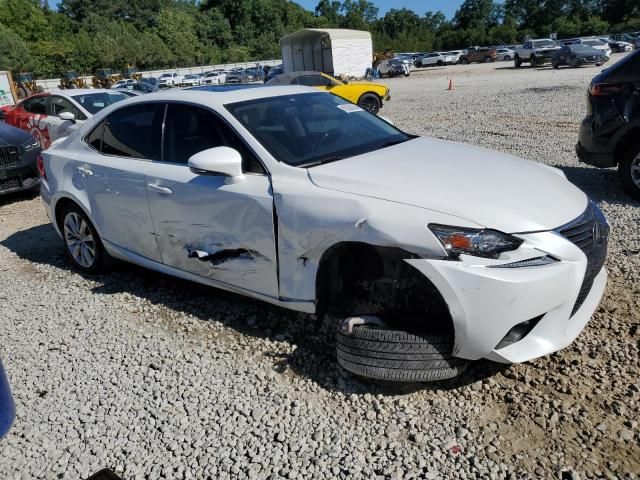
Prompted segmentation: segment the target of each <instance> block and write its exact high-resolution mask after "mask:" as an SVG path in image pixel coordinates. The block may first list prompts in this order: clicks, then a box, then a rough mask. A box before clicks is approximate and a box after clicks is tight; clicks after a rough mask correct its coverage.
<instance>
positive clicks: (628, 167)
mask: <svg viewBox="0 0 640 480" xmlns="http://www.w3.org/2000/svg"><path fill="white" fill-rule="evenodd" d="M618 175H619V177H620V182H621V183H622V188H623V189H624V191H625V192H626V193H627V194H628V195H630V196H631V197H633V198H635V199H636V200H640V146H638V145H633V146H631V147H629V148H628V149H627V150H626V152H624V154H623V159H622V161H621V162H620V163H619V164H618Z"/></svg>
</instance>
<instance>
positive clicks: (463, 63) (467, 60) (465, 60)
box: [460, 58, 469, 65]
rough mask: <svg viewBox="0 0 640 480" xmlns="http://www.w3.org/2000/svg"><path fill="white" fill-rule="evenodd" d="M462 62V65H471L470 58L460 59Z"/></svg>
mask: <svg viewBox="0 0 640 480" xmlns="http://www.w3.org/2000/svg"><path fill="white" fill-rule="evenodd" d="M460 63H461V64H462V65H469V59H468V58H463V59H462V60H460Z"/></svg>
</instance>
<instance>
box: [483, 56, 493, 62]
mask: <svg viewBox="0 0 640 480" xmlns="http://www.w3.org/2000/svg"><path fill="white" fill-rule="evenodd" d="M492 62H493V58H491V57H484V63H492Z"/></svg>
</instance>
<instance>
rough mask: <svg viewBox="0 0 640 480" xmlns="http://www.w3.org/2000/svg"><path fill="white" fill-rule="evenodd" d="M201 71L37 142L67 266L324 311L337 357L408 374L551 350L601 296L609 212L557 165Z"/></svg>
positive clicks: (331, 99) (388, 375)
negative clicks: (206, 82)
mask: <svg viewBox="0 0 640 480" xmlns="http://www.w3.org/2000/svg"><path fill="white" fill-rule="evenodd" d="M199 88H200V89H194V90H183V91H171V92H165V93H157V94H149V95H145V96H142V97H139V98H135V99H130V100H129V101H127V102H123V103H122V104H116V105H114V106H112V107H110V108H107V109H105V110H104V111H102V112H100V113H98V114H97V115H96V116H94V117H93V118H91V119H90V120H88V121H87V122H86V123H85V125H83V126H82V127H81V128H79V129H78V131H77V132H75V133H74V134H72V135H71V136H70V137H68V138H66V139H63V140H60V141H58V142H56V143H55V144H54V145H53V146H52V147H51V148H49V149H48V150H46V151H45V152H43V157H44V161H43V162H41V165H39V167H40V172H41V175H42V177H43V179H42V180H43V181H42V198H43V199H44V203H45V205H46V209H47V213H48V214H49V217H50V218H51V221H52V223H53V225H54V227H55V228H56V230H57V231H58V233H59V234H60V235H61V237H62V238H63V239H64V243H65V246H66V251H67V254H68V257H69V258H70V260H71V262H73V263H74V264H75V266H76V267H77V268H79V269H81V270H83V271H85V272H98V271H100V270H102V269H104V268H105V267H106V266H107V264H108V263H109V259H111V258H112V257H115V258H118V259H121V260H125V261H129V262H133V263H136V264H138V265H142V266H144V267H148V268H151V269H154V270H157V271H159V272H163V273H166V274H169V275H174V276H177V277H181V278H184V279H188V280H192V281H195V282H200V283H204V284H207V285H211V286H214V287H218V288H222V289H226V290H230V291H233V292H238V293H241V294H244V295H247V296H250V297H253V298H257V299H261V300H264V301H267V302H270V303H272V304H275V305H279V306H282V307H285V308H289V309H293V310H298V311H302V312H308V313H310V314H312V313H315V314H317V315H319V316H322V315H324V314H326V313H331V315H332V318H334V317H335V318H338V319H339V320H338V322H337V324H338V325H337V329H336V330H337V334H336V335H337V356H338V361H339V363H340V364H341V365H342V366H343V367H345V368H346V369H348V370H350V371H351V372H354V373H356V374H358V375H362V376H367V377H373V378H379V379H387V380H399V381H426V380H438V379H443V378H448V377H451V376H454V375H456V374H458V373H459V372H460V371H461V370H462V369H463V368H464V366H465V364H466V361H467V360H476V359H481V358H486V359H490V360H494V361H498V362H505V363H511V362H522V361H527V360H530V359H533V358H536V357H539V356H542V355H546V354H549V353H551V352H554V351H557V350H559V349H561V348H563V347H565V346H567V345H568V344H569V343H571V342H572V341H573V340H574V339H575V338H576V337H577V336H578V334H579V333H580V332H581V330H582V329H583V328H584V326H585V325H586V323H587V321H588V320H589V318H590V317H591V315H592V314H593V312H594V310H595V309H596V307H597V305H598V302H599V301H600V298H601V296H602V294H603V291H604V288H605V284H606V278H607V273H606V270H605V269H604V267H603V265H604V261H605V256H606V251H607V239H608V233H609V226H608V224H607V222H606V220H605V218H604V216H603V215H602V213H601V212H600V210H599V209H598V208H597V206H596V205H595V204H593V203H592V202H590V201H589V199H588V198H587V196H586V195H585V194H584V193H583V192H582V191H580V190H579V189H578V188H576V187H575V186H573V185H572V184H571V183H569V182H568V181H567V179H566V178H565V176H564V174H563V173H562V172H561V171H560V170H557V169H555V168H551V167H547V166H544V165H541V164H537V163H533V162H529V161H525V160H522V159H519V158H516V157H512V156H509V155H505V154H501V153H498V152H495V151H491V150H485V149H481V148H476V147H472V146H469V145H464V144H459V143H452V142H446V141H441V140H435V139H429V138H418V137H414V136H412V135H408V134H406V133H404V132H402V131H400V130H399V129H397V128H395V127H394V126H392V125H390V124H389V123H387V122H386V121H384V120H383V119H380V118H378V117H376V116H375V115H371V114H369V113H367V112H365V111H363V110H362V109H360V108H359V107H357V106H356V105H353V104H351V103H348V102H347V101H345V100H343V99H341V98H339V97H337V96H334V95H331V94H329V93H323V92H317V91H316V90H313V89H309V88H306V87H259V88H252V89H238V90H229V91H225V92H219V91H218V92H208V91H203V90H202V89H206V88H207V87H199ZM310 318H311V317H310Z"/></svg>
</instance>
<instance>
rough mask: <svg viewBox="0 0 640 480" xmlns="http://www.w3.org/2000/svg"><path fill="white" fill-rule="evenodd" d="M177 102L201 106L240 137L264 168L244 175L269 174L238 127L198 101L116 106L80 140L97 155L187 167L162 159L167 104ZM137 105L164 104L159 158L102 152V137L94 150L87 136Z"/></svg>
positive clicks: (165, 101)
mask: <svg viewBox="0 0 640 480" xmlns="http://www.w3.org/2000/svg"><path fill="white" fill-rule="evenodd" d="M170 103H171V104H177V105H189V106H192V107H196V108H201V109H203V110H206V111H208V112H210V113H213V115H214V116H216V117H217V118H218V120H220V121H222V122H224V123H225V124H226V125H227V127H229V129H230V130H231V131H232V132H233V133H234V134H235V135H236V136H237V137H238V138H239V139H240V141H241V142H242V143H243V144H244V146H245V148H246V149H247V150H248V151H249V152H250V153H251V154H252V155H253V156H254V157H255V159H256V160H258V163H259V164H260V166H261V167H262V169H263V170H264V172H263V173H256V172H242V173H244V174H245V175H260V176H271V172H270V171H269V169H268V168H267V167H266V165H265V162H264V160H262V158H260V155H258V154H257V153H256V151H255V149H254V148H253V147H251V145H249V143H248V142H247V141H246V140H245V138H244V137H243V136H242V135H241V134H240V133H239V132H238V129H237V128H235V127H234V126H233V125H232V124H231V123H230V122H229V121H228V120H227V119H226V118H224V117H223V116H222V115H220V114H219V113H218V112H217V111H215V110H214V109H212V108H210V107H208V106H205V105H202V104H199V103H195V102H187V101H183V100H162V101H158V100H154V101H148V102H140V103H136V104H135V105H127V106H124V107H121V108H118V109H117V110H115V111H113V112H111V113H110V114H109V115H108V116H107V117H105V118H103V119H102V120H101V121H100V122H98V124H97V125H94V126H93V128H92V129H91V130H89V131H88V132H87V133H86V134H85V135H84V136H83V137H82V142H83V143H84V144H85V145H86V146H87V147H88V148H89V149H91V150H92V151H94V152H95V153H97V154H98V155H102V156H103V157H113V158H128V159H130V160H138V161H140V162H149V163H160V164H165V165H177V166H183V167H186V168H188V165H186V164H183V163H176V162H166V161H165V160H164V134H165V131H164V129H165V123H166V121H167V112H168V110H169V104H170ZM138 105H160V106H164V113H163V116H162V125H161V127H160V129H161V130H160V160H152V159H149V158H137V157H120V156H118V155H111V154H108V153H104V152H102V151H101V150H102V137H101V138H100V150H96V149H95V148H94V147H93V146H92V145H91V144H90V143H89V142H88V141H87V138H88V137H89V136H90V135H91V134H92V133H93V132H94V131H95V130H96V129H97V128H100V127H102V126H103V124H104V123H105V122H107V121H108V120H109V118H110V117H111V116H112V115H114V114H116V113H118V112H119V111H121V110H123V109H125V108H132V107H135V106H138Z"/></svg>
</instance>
